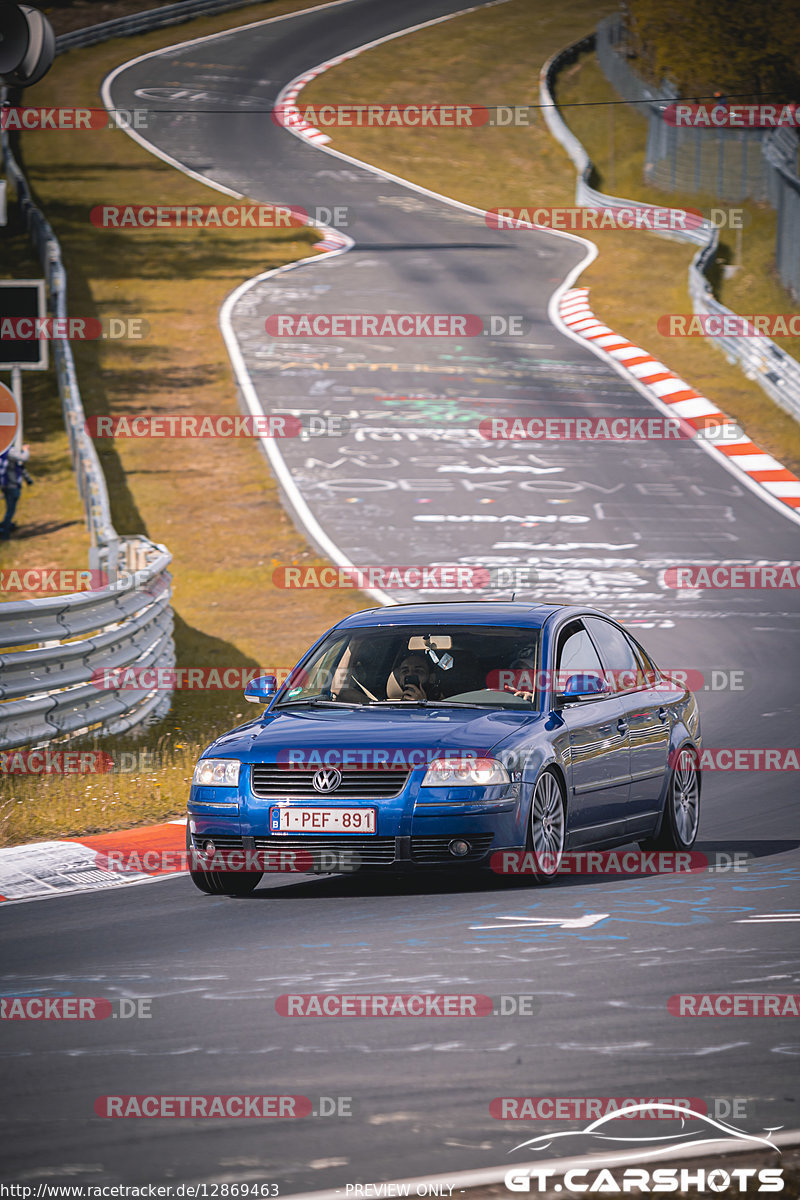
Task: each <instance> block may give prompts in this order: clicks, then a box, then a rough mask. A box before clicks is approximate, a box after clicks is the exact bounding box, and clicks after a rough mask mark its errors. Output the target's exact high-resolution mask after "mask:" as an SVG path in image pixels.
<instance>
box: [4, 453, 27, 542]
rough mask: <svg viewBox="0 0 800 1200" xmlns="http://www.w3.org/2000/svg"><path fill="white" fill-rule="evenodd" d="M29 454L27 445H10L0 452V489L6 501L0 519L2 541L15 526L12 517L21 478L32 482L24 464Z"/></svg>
mask: <svg viewBox="0 0 800 1200" xmlns="http://www.w3.org/2000/svg"><path fill="white" fill-rule="evenodd" d="M30 454H31V452H30V449H29V448H28V446H23V447H22V449H21V450H15V449H14V447H13V446H10V447H9V449H8V450H5V451H4V452H3V453H2V454H0V491H2V493H3V499H4V500H5V502H6V511H5V515H4V517H3V520H2V521H0V539H2V540H3V541H7V540H8V538H9V537H10V536H11V532H12V530H14V529H16V528H17V526H16V522H15V521H14V520H13V517H14V513H15V512H16V511H17V503H18V502H19V496H20V492H21V491H22V481H23V479H24V480H25V482H26V483H27V484H28V486H30V485H31V484H32V483H33V480H32V478H31V477H30V475H29V474H28V471H27V468H26V466H25V464H26V462H27V461H28V459H29V458H30Z"/></svg>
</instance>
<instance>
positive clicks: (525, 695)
mask: <svg viewBox="0 0 800 1200" xmlns="http://www.w3.org/2000/svg"><path fill="white" fill-rule="evenodd" d="M514 695H515V696H519V698H520V700H533V692H519V691H517V692H514Z"/></svg>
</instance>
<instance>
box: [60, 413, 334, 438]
mask: <svg viewBox="0 0 800 1200" xmlns="http://www.w3.org/2000/svg"><path fill="white" fill-rule="evenodd" d="M84 428H85V430H86V432H87V433H88V435H89V437H91V438H123V437H125V438H240V437H246V438H300V439H301V441H302V440H305V439H307V438H319V437H345V436H346V434H348V433H349V432H350V422H349V420H348V419H347V418H346V417H341V416H337V415H328V416H324V415H317V414H310V415H309V414H306V415H304V416H297V415H296V414H294V413H258V414H255V415H241V414H236V415H234V414H230V415H229V414H227V413H216V414H204V415H201V414H192V413H158V414H146V413H142V414H140V415H138V416H135V417H129V416H117V417H113V416H96V417H87V418H86V421H85V422H84Z"/></svg>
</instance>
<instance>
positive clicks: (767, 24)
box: [622, 0, 800, 103]
mask: <svg viewBox="0 0 800 1200" xmlns="http://www.w3.org/2000/svg"><path fill="white" fill-rule="evenodd" d="M622 8H623V13H624V16H625V25H626V27H627V30H628V43H629V47H630V49H631V50H632V51H633V52H634V53H635V55H636V58H637V59H638V62H636V63H635V64H632V65H634V66H635V69H636V70H638V71H639V73H640V74H643V75H645V76H647V78H648V79H649V80H650V81H651V82H653V83H655V84H659V85H660V84H661V83H662V82H663V81H664V80H665V79H667V80H669V82H670V85H671V86H673V87H674V88H675V89H676V90H677V91H678V92H679V93H680V94H681V95H682V96H685V97H687V98H691V97H694V96H698V97H700V96H702V97H706V98H710V97H711V96H713V94H714V93H715V92H721V93H722V94H723V95H725V96H731V97H732V96H736V98H737V99H740V100H742V101H744V100H751V101H755V100H756V99H757V98H758V99H760V100H762V101H764V102H774V103H786V102H788V101H791V100H800V22H798V20H797V6H796V3H795V0H770V3H768V4H765V3H764V0H623V4H622Z"/></svg>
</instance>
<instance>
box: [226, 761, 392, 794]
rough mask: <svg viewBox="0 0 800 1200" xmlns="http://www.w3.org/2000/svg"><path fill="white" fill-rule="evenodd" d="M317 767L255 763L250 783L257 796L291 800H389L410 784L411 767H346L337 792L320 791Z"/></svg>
mask: <svg viewBox="0 0 800 1200" xmlns="http://www.w3.org/2000/svg"><path fill="white" fill-rule="evenodd" d="M316 773H317V772H316V768H307V767H302V768H299V769H295V768H291V769H287V768H286V767H279V766H277V765H276V764H275V763H253V766H252V768H251V771H250V785H251V787H252V789H253V794H254V795H255V796H262V797H264V798H265V799H271V798H273V797H274V798H275V799H290V800H296V799H301V800H318V801H322V800H325V799H330V800H388V799H389V798H390V797H392V796H399V795H400V793H401V792H402V790H403V788H404V787H405V785H406V782H407V780H408V777H409V775H410V774H411V770H410V768H409V767H387V768H386V769H385V770H374V769H365V770H362V769H360V768H358V767H344V768H343V769H342V782H341V783H340V784H339V786H338V788H337V789H336V790H335V791H333V792H318V791H316V790H315V788H314V787H313V786H312V783H311V780H312V779H313V778H314V776H315V775H316Z"/></svg>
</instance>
